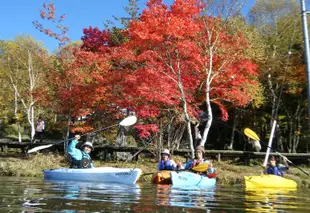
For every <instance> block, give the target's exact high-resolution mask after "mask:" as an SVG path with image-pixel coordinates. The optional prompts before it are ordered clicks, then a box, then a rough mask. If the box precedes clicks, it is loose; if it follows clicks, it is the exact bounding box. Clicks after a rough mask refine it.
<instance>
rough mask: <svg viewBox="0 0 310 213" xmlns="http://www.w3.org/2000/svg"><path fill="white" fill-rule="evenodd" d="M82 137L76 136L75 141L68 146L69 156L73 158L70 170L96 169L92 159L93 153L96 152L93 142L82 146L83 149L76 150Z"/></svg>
mask: <svg viewBox="0 0 310 213" xmlns="http://www.w3.org/2000/svg"><path fill="white" fill-rule="evenodd" d="M80 138H81V136H80V135H75V136H74V140H72V142H71V143H70V144H69V146H68V154H69V155H70V156H71V165H70V168H74V169H82V168H94V164H93V163H92V159H91V157H90V155H89V154H90V153H91V151H93V150H94V147H93V144H92V143H91V142H85V143H83V144H82V146H81V149H78V148H76V145H77V144H78V140H79V139H80Z"/></svg>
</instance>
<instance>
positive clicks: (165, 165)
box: [156, 149, 177, 171]
mask: <svg viewBox="0 0 310 213" xmlns="http://www.w3.org/2000/svg"><path fill="white" fill-rule="evenodd" d="M160 154H161V160H160V161H159V162H158V164H157V167H156V170H157V171H159V170H175V169H177V164H176V163H175V162H174V160H172V159H171V155H170V151H169V149H164V150H163V151H162V152H161V153H160Z"/></svg>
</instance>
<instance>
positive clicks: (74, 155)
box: [68, 139, 83, 160]
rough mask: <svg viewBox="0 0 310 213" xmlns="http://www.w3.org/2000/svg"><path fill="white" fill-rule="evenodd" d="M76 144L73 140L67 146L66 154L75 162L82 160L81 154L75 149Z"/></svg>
mask: <svg viewBox="0 0 310 213" xmlns="http://www.w3.org/2000/svg"><path fill="white" fill-rule="evenodd" d="M77 144H78V141H77V140H76V139H74V140H73V141H72V142H71V143H70V144H69V146H68V154H69V155H71V157H72V158H73V159H75V160H82V157H83V156H82V152H81V150H79V149H77V148H76V147H75V146H76V145H77Z"/></svg>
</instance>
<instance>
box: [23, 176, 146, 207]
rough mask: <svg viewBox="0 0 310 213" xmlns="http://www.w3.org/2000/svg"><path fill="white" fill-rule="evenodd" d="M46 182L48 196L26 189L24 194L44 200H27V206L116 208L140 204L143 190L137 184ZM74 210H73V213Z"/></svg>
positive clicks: (24, 205)
mask: <svg viewBox="0 0 310 213" xmlns="http://www.w3.org/2000/svg"><path fill="white" fill-rule="evenodd" d="M45 183H46V184H45V185H44V186H45V187H44V188H45V189H46V190H47V194H48V195H47V196H44V194H45V193H44V190H43V191H41V192H39V191H37V190H34V189H32V188H25V190H24V194H27V195H32V196H31V197H34V196H33V193H40V194H41V198H39V199H29V200H28V199H26V200H25V201H26V202H24V204H23V207H25V208H29V207H31V208H34V207H37V209H38V208H41V209H42V208H43V209H45V208H46V209H59V210H61V212H75V211H74V210H73V209H76V206H87V205H88V204H91V205H93V207H94V208H96V207H95V206H97V204H98V203H102V202H105V203H108V205H109V206H110V207H111V208H112V207H113V206H114V205H119V204H122V205H125V204H126V203H127V204H128V203H129V204H134V203H139V200H140V187H139V185H137V184H133V185H122V184H103V183H92V182H89V183H86V182H77V181H45ZM96 203H97V204H96ZM71 207H72V208H73V209H71V210H70V208H71ZM87 208H88V207H87Z"/></svg>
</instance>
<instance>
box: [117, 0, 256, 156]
mask: <svg viewBox="0 0 310 213" xmlns="http://www.w3.org/2000/svg"><path fill="white" fill-rule="evenodd" d="M147 6H148V7H149V8H148V9H146V10H144V11H143V13H142V15H141V17H140V19H139V20H137V21H132V22H130V25H129V28H128V29H127V30H126V34H128V37H129V38H130V39H129V40H128V42H126V43H124V45H122V46H120V47H118V49H114V51H113V53H116V57H115V58H121V60H118V63H120V62H122V63H121V65H122V66H118V67H117V68H115V71H114V73H116V74H118V73H119V77H120V76H125V78H124V77H123V78H122V82H123V83H122V92H123V94H124V95H125V96H126V97H125V99H124V100H122V103H119V104H123V105H126V104H127V105H131V106H134V107H135V110H136V111H137V113H138V115H139V116H140V117H141V118H147V117H156V116H158V115H159V114H160V111H161V109H164V108H170V109H178V110H179V111H181V112H182V113H183V116H184V120H185V122H186V123H187V131H188V134H189V140H190V143H189V144H190V146H191V149H192V150H193V142H192V135H191V120H193V119H195V120H196V119H197V118H198V113H199V105H200V104H201V102H199V101H197V100H196V99H195V94H196V95H197V93H201V90H199V88H202V87H201V85H206V84H205V83H206V82H208V84H207V85H208V88H206V87H205V86H203V88H204V91H205V94H208V96H209V95H210V94H211V97H212V98H213V99H212V100H211V99H210V97H208V98H207V99H208V101H207V103H208V105H209V106H211V105H210V102H211V101H213V102H214V103H216V104H218V105H219V106H220V107H221V109H223V114H222V115H223V118H227V113H226V112H225V110H224V106H223V104H222V103H221V101H223V102H227V101H229V102H234V104H236V105H245V104H247V103H248V102H249V101H250V100H252V98H253V94H254V93H255V92H254V91H252V92H251V90H252V89H251V88H253V85H256V84H257V81H256V79H255V75H256V72H255V70H256V66H255V65H254V64H252V63H251V62H250V60H248V59H247V58H246V57H244V55H243V51H242V50H243V49H245V47H246V45H247V44H246V42H245V41H244V39H243V38H242V36H241V35H240V34H233V35H231V34H228V33H227V32H226V30H227V29H226V28H219V27H218V28H217V29H216V28H213V30H214V32H216V33H214V34H213V32H212V34H208V33H209V32H207V30H206V25H208V24H209V25H210V26H211V25H214V26H216V24H217V23H220V22H221V20H220V19H216V18H212V17H209V16H205V17H201V5H199V4H197V1H176V2H175V3H174V4H173V5H172V6H171V8H168V6H167V5H165V4H163V3H162V1H149V2H148V4H147ZM213 36H214V37H213ZM210 41H211V42H215V43H208V42H210ZM215 44H216V45H218V46H216V48H215ZM208 48H211V51H210V49H208ZM213 48H214V49H213ZM211 54H212V59H211V60H210V55H211ZM213 58H214V59H213ZM210 65H212V68H211V69H210ZM208 66H209V68H208ZM213 67H214V68H213ZM209 71H210V72H209ZM211 83H212V89H211V87H210V85H211ZM253 90H254V89H253ZM210 92H211V93H210ZM207 111H208V113H210V114H209V115H211V117H210V120H211V121H212V112H211V107H207ZM138 128H139V127H138ZM208 128H209V127H208ZM141 130H142V128H141ZM144 130H146V129H144ZM153 130H154V129H153ZM145 134H146V133H145ZM206 136H207V133H206V134H204V137H205V139H206ZM204 143H205V141H203V142H202V145H204Z"/></svg>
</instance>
